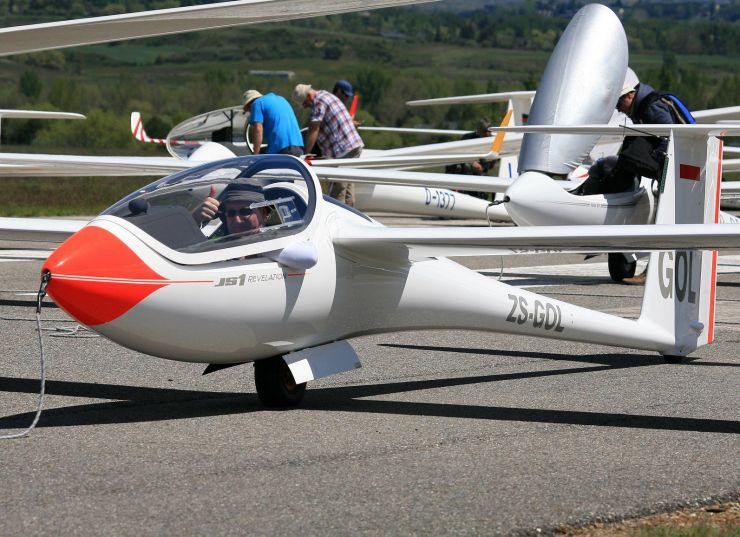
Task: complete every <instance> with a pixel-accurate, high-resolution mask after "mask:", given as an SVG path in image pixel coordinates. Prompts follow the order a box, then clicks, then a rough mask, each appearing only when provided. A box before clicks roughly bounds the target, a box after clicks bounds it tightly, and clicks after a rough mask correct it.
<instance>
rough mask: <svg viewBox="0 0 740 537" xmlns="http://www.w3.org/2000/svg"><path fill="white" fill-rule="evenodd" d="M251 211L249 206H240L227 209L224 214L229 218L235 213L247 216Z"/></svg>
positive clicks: (252, 210)
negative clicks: (239, 207)
mask: <svg viewBox="0 0 740 537" xmlns="http://www.w3.org/2000/svg"><path fill="white" fill-rule="evenodd" d="M253 212H254V209H250V208H249V207H242V208H241V209H227V210H226V216H228V217H229V218H234V217H235V216H236V215H237V214H238V215H239V216H249V215H250V214H252V213H253Z"/></svg>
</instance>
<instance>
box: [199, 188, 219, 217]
mask: <svg viewBox="0 0 740 537" xmlns="http://www.w3.org/2000/svg"><path fill="white" fill-rule="evenodd" d="M219 205H220V203H219V202H218V200H217V199H216V187H215V186H213V185H211V191H210V192H209V193H208V197H207V198H206V199H205V200H204V201H203V205H201V206H200V214H199V216H200V221H201V222H203V221H209V220H213V219H214V218H215V217H216V213H218V207H219Z"/></svg>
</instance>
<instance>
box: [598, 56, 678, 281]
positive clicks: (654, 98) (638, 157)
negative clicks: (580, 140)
mask: <svg viewBox="0 0 740 537" xmlns="http://www.w3.org/2000/svg"><path fill="white" fill-rule="evenodd" d="M616 109H617V110H618V111H619V112H622V113H623V114H625V115H627V116H628V117H629V118H630V119H631V120H632V122H633V123H636V124H639V123H645V124H678V123H684V121H683V120H682V119H681V118H679V117H678V115H677V113H676V112H675V111H674V109H673V108H671V106H669V105H668V104H667V103H666V102H665V101H664V100H663V99H662V98H661V95H660V94H659V93H658V92H657V91H655V90H654V89H653V87H652V86H650V85H648V84H644V83H641V82H640V79H639V78H637V75H636V74H635V72H634V71H633V70H632V69H630V68H629V67H628V68H627V73H626V76H625V78H624V84H623V85H622V90H621V91H620V92H619V99H618V100H617V105H616ZM667 148H668V140H667V139H666V138H663V137H659V136H655V137H649V138H648V137H628V138H626V139H625V141H624V142H623V143H622V147H621V149H620V150H619V155H618V156H617V158H616V163H615V164H614V168H613V171H612V172H611V174H610V180H611V181H613V182H615V183H616V185H615V186H617V187H618V186H619V185H622V184H630V185H631V184H634V177H636V176H640V175H642V176H644V177H650V178H652V179H657V178H658V176H659V174H660V170H662V169H663V163H664V161H665V153H666V150H667ZM648 168H650V169H651V171H646V170H647V169H648ZM589 175H591V170H589ZM616 191H622V189H619V188H617V190H616ZM646 275H647V268H646V269H645V271H644V272H642V273H641V274H638V275H637V276H633V277H631V278H623V279H622V283H625V284H628V285H644V284H645V280H646Z"/></svg>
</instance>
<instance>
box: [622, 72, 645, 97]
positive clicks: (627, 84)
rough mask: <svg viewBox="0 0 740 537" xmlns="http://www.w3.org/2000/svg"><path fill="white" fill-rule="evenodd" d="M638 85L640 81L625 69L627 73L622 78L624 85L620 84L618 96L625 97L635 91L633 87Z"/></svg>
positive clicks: (633, 73)
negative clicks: (620, 88) (620, 89)
mask: <svg viewBox="0 0 740 537" xmlns="http://www.w3.org/2000/svg"><path fill="white" fill-rule="evenodd" d="M639 83H640V79H639V78H637V75H636V74H635V72H634V71H633V70H632V69H630V68H629V67H627V73H626V74H625V76H624V84H622V91H620V92H619V96H620V97H621V96H622V95H626V94H628V93H629V92H631V91H635V87H636V86H637V85H638V84H639Z"/></svg>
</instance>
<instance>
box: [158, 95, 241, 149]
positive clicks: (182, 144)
mask: <svg viewBox="0 0 740 537" xmlns="http://www.w3.org/2000/svg"><path fill="white" fill-rule="evenodd" d="M248 118H249V115H248V114H245V113H244V112H243V111H242V108H241V106H233V107H230V108H221V109H219V110H212V111H210V112H206V113H205V114H200V115H197V116H195V117H191V118H189V119H186V120H185V121H183V122H182V123H180V124H178V125H175V126H174V127H173V128H172V130H171V131H170V132H169V134H168V135H167V151H169V153H170V154H171V155H172V156H173V157H176V158H180V159H184V160H187V159H188V158H190V156H191V155H192V154H193V153H194V152H195V151H197V150H198V149H199V148H200V147H202V146H203V145H204V144H208V143H211V142H216V143H219V144H221V145H223V146H224V147H226V148H227V149H229V150H230V151H231V152H232V153H234V155H239V156H242V155H251V154H252V153H253V151H252V149H251V146H250V145H248V144H247V140H246V132H247V119H248Z"/></svg>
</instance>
